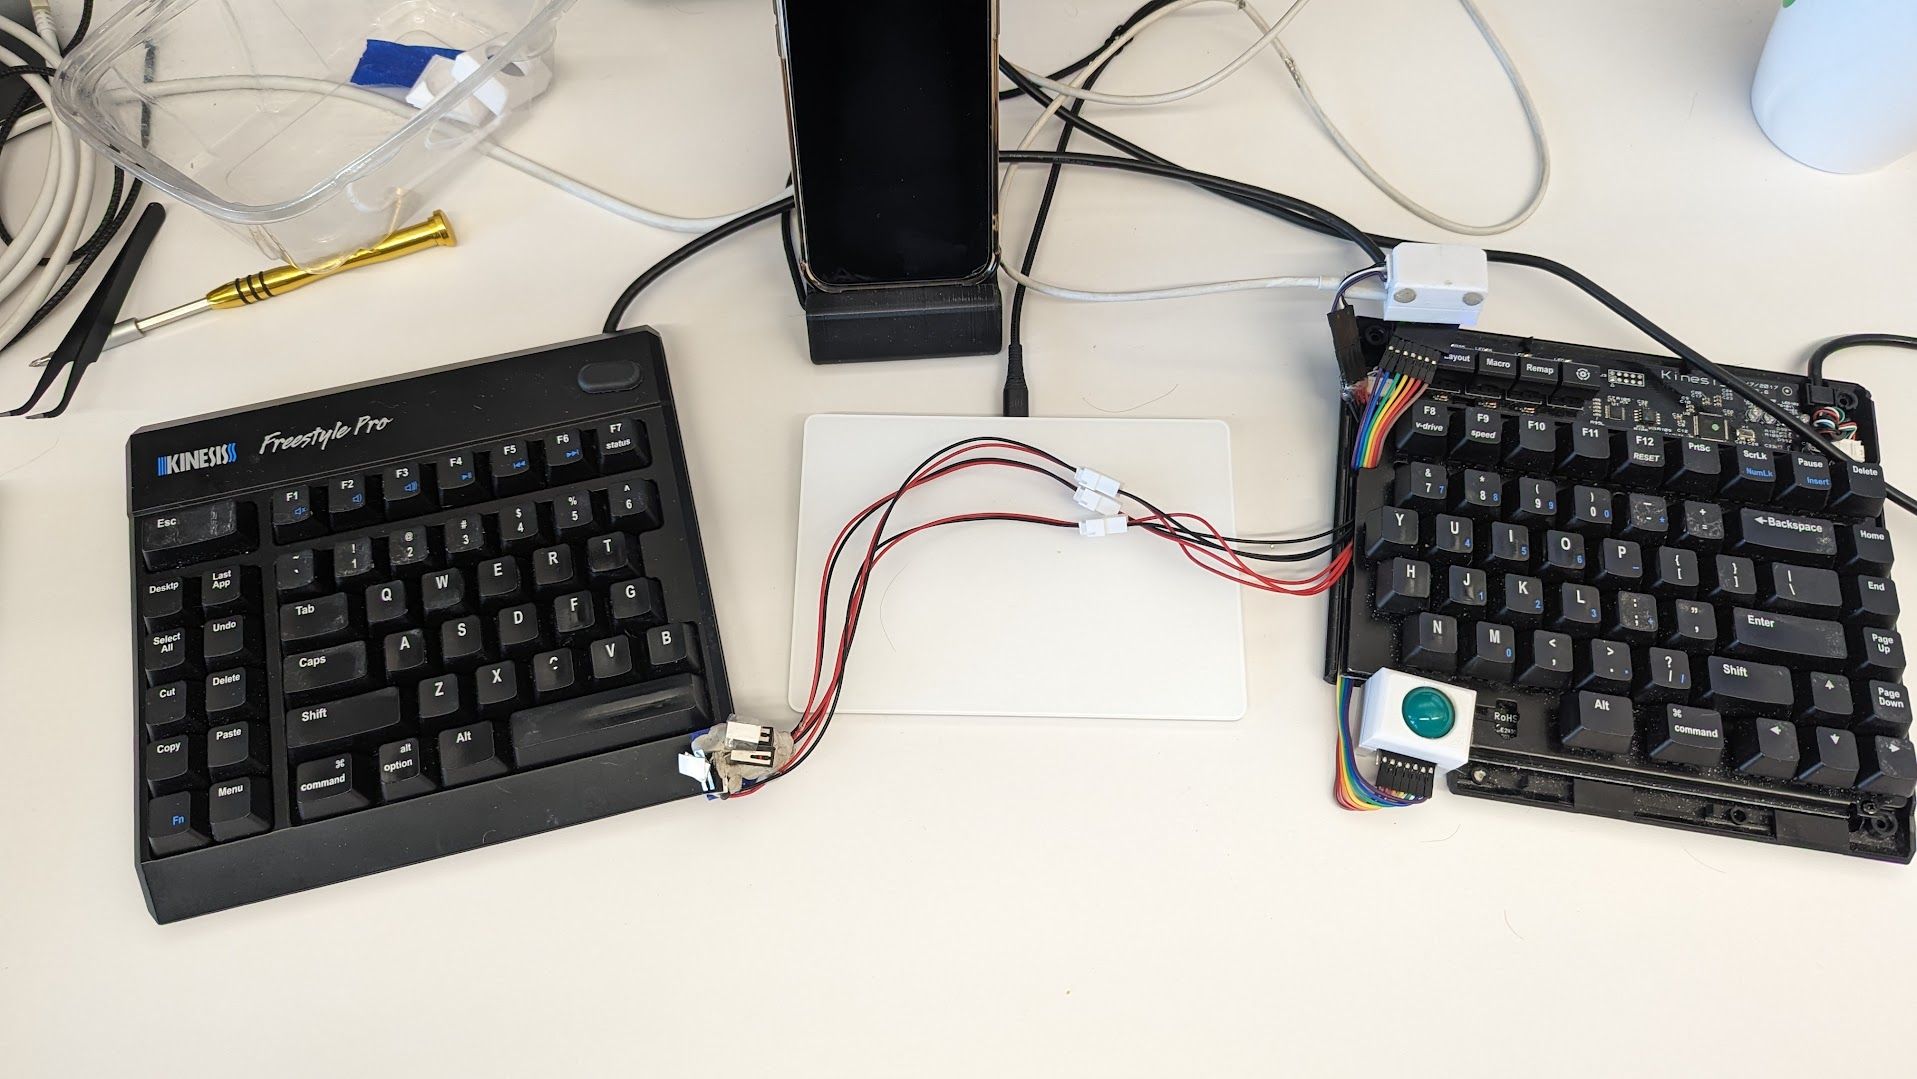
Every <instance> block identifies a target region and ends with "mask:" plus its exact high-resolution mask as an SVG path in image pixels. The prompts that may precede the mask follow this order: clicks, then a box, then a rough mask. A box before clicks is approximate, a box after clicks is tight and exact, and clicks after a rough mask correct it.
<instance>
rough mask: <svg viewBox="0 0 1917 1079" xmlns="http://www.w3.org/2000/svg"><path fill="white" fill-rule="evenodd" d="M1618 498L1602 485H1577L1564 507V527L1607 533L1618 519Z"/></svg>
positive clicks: (1597, 533) (1595, 534)
mask: <svg viewBox="0 0 1917 1079" xmlns="http://www.w3.org/2000/svg"><path fill="white" fill-rule="evenodd" d="M1615 503H1616V499H1615V498H1614V497H1613V496H1612V494H1611V492H1609V491H1607V490H1605V489H1604V488H1602V487H1585V486H1582V485H1580V486H1577V487H1573V488H1572V489H1571V501H1570V503H1569V504H1568V505H1566V506H1565V507H1564V527H1566V528H1572V529H1576V530H1578V531H1580V532H1584V533H1587V534H1589V535H1594V536H1602V535H1606V534H1608V533H1609V532H1610V531H1611V526H1612V524H1613V523H1615V521H1616V505H1615Z"/></svg>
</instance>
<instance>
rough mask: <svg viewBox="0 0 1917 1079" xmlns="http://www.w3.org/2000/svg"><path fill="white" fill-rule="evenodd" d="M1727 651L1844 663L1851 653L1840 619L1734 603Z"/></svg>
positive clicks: (1779, 658) (1757, 656) (1807, 660)
mask: <svg viewBox="0 0 1917 1079" xmlns="http://www.w3.org/2000/svg"><path fill="white" fill-rule="evenodd" d="M1725 652H1726V653H1727V654H1729V655H1735V656H1750V657H1753V658H1756V659H1772V660H1779V661H1782V662H1786V663H1789V662H1793V661H1802V662H1809V663H1814V664H1828V663H1842V662H1843V661H1844V658H1845V657H1846V656H1847V655H1849V649H1848V647H1847V646H1846V645H1845V643H1844V626H1843V624H1842V623H1841V622H1827V621H1825V620H1823V619H1821V618H1805V617H1802V616H1801V615H1794V614H1772V613H1770V612H1768V611H1757V610H1752V609H1751V608H1749V607H1733V608H1731V612H1730V637H1729V640H1728V643H1727V644H1726V646H1725Z"/></svg>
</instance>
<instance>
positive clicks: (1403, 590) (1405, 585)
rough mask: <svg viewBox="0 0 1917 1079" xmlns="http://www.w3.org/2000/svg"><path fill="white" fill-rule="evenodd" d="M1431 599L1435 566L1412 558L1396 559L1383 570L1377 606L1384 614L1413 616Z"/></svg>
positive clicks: (1380, 576) (1378, 578) (1378, 581)
mask: <svg viewBox="0 0 1917 1079" xmlns="http://www.w3.org/2000/svg"><path fill="white" fill-rule="evenodd" d="M1430 600H1431V566H1430V565H1429V564H1428V563H1425V562H1420V561H1417V560H1416V559H1411V558H1394V559H1392V560H1391V561H1389V562H1386V563H1385V564H1384V566H1383V567H1382V568H1381V569H1379V571H1378V575H1377V595H1376V597H1375V606H1376V608H1377V610H1378V611H1379V612H1380V613H1383V614H1412V613H1415V612H1417V611H1422V610H1424V609H1425V606H1426V604H1428V603H1429V602H1430Z"/></svg>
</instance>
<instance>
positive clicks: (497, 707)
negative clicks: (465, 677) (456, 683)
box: [473, 660, 526, 716]
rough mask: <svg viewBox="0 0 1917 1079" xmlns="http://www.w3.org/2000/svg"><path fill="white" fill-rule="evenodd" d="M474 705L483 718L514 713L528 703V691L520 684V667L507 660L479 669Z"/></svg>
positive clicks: (475, 677)
mask: <svg viewBox="0 0 1917 1079" xmlns="http://www.w3.org/2000/svg"><path fill="white" fill-rule="evenodd" d="M473 685H474V687H475V688H474V693H473V703H474V704H475V705H477V706H478V708H479V714H480V715H482V716H496V715H502V714H504V713H507V712H511V711H514V710H515V709H517V708H519V707H521V706H522V705H524V704H525V703H526V691H525V689H524V688H523V687H522V686H521V685H520V682H519V665H518V664H516V663H514V662H512V661H511V660H507V661H506V662H504V663H491V664H488V665H486V666H484V667H481V668H479V670H478V671H477V672H475V673H474V675H473Z"/></svg>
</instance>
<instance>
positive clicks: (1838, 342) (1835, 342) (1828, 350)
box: [1810, 333, 1917, 384]
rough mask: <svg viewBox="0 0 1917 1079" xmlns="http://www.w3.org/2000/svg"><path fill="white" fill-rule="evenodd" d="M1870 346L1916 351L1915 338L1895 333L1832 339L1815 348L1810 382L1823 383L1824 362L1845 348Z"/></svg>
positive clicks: (1856, 334)
mask: <svg viewBox="0 0 1917 1079" xmlns="http://www.w3.org/2000/svg"><path fill="white" fill-rule="evenodd" d="M1871 345H1885V346H1888V347H1890V348H1911V349H1917V337H1905V336H1904V335H1903V334H1897V333H1850V334H1845V335H1844V336H1842V337H1833V338H1831V339H1830V340H1828V341H1826V342H1824V343H1823V344H1821V345H1818V346H1817V351H1815V352H1813V353H1811V357H1810V380H1811V382H1813V383H1820V384H1821V383H1822V382H1823V381H1824V361H1825V360H1828V359H1830V358H1831V357H1832V356H1834V355H1836V354H1837V353H1839V352H1842V351H1844V350H1845V349H1847V348H1865V347H1867V346H1871Z"/></svg>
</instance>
